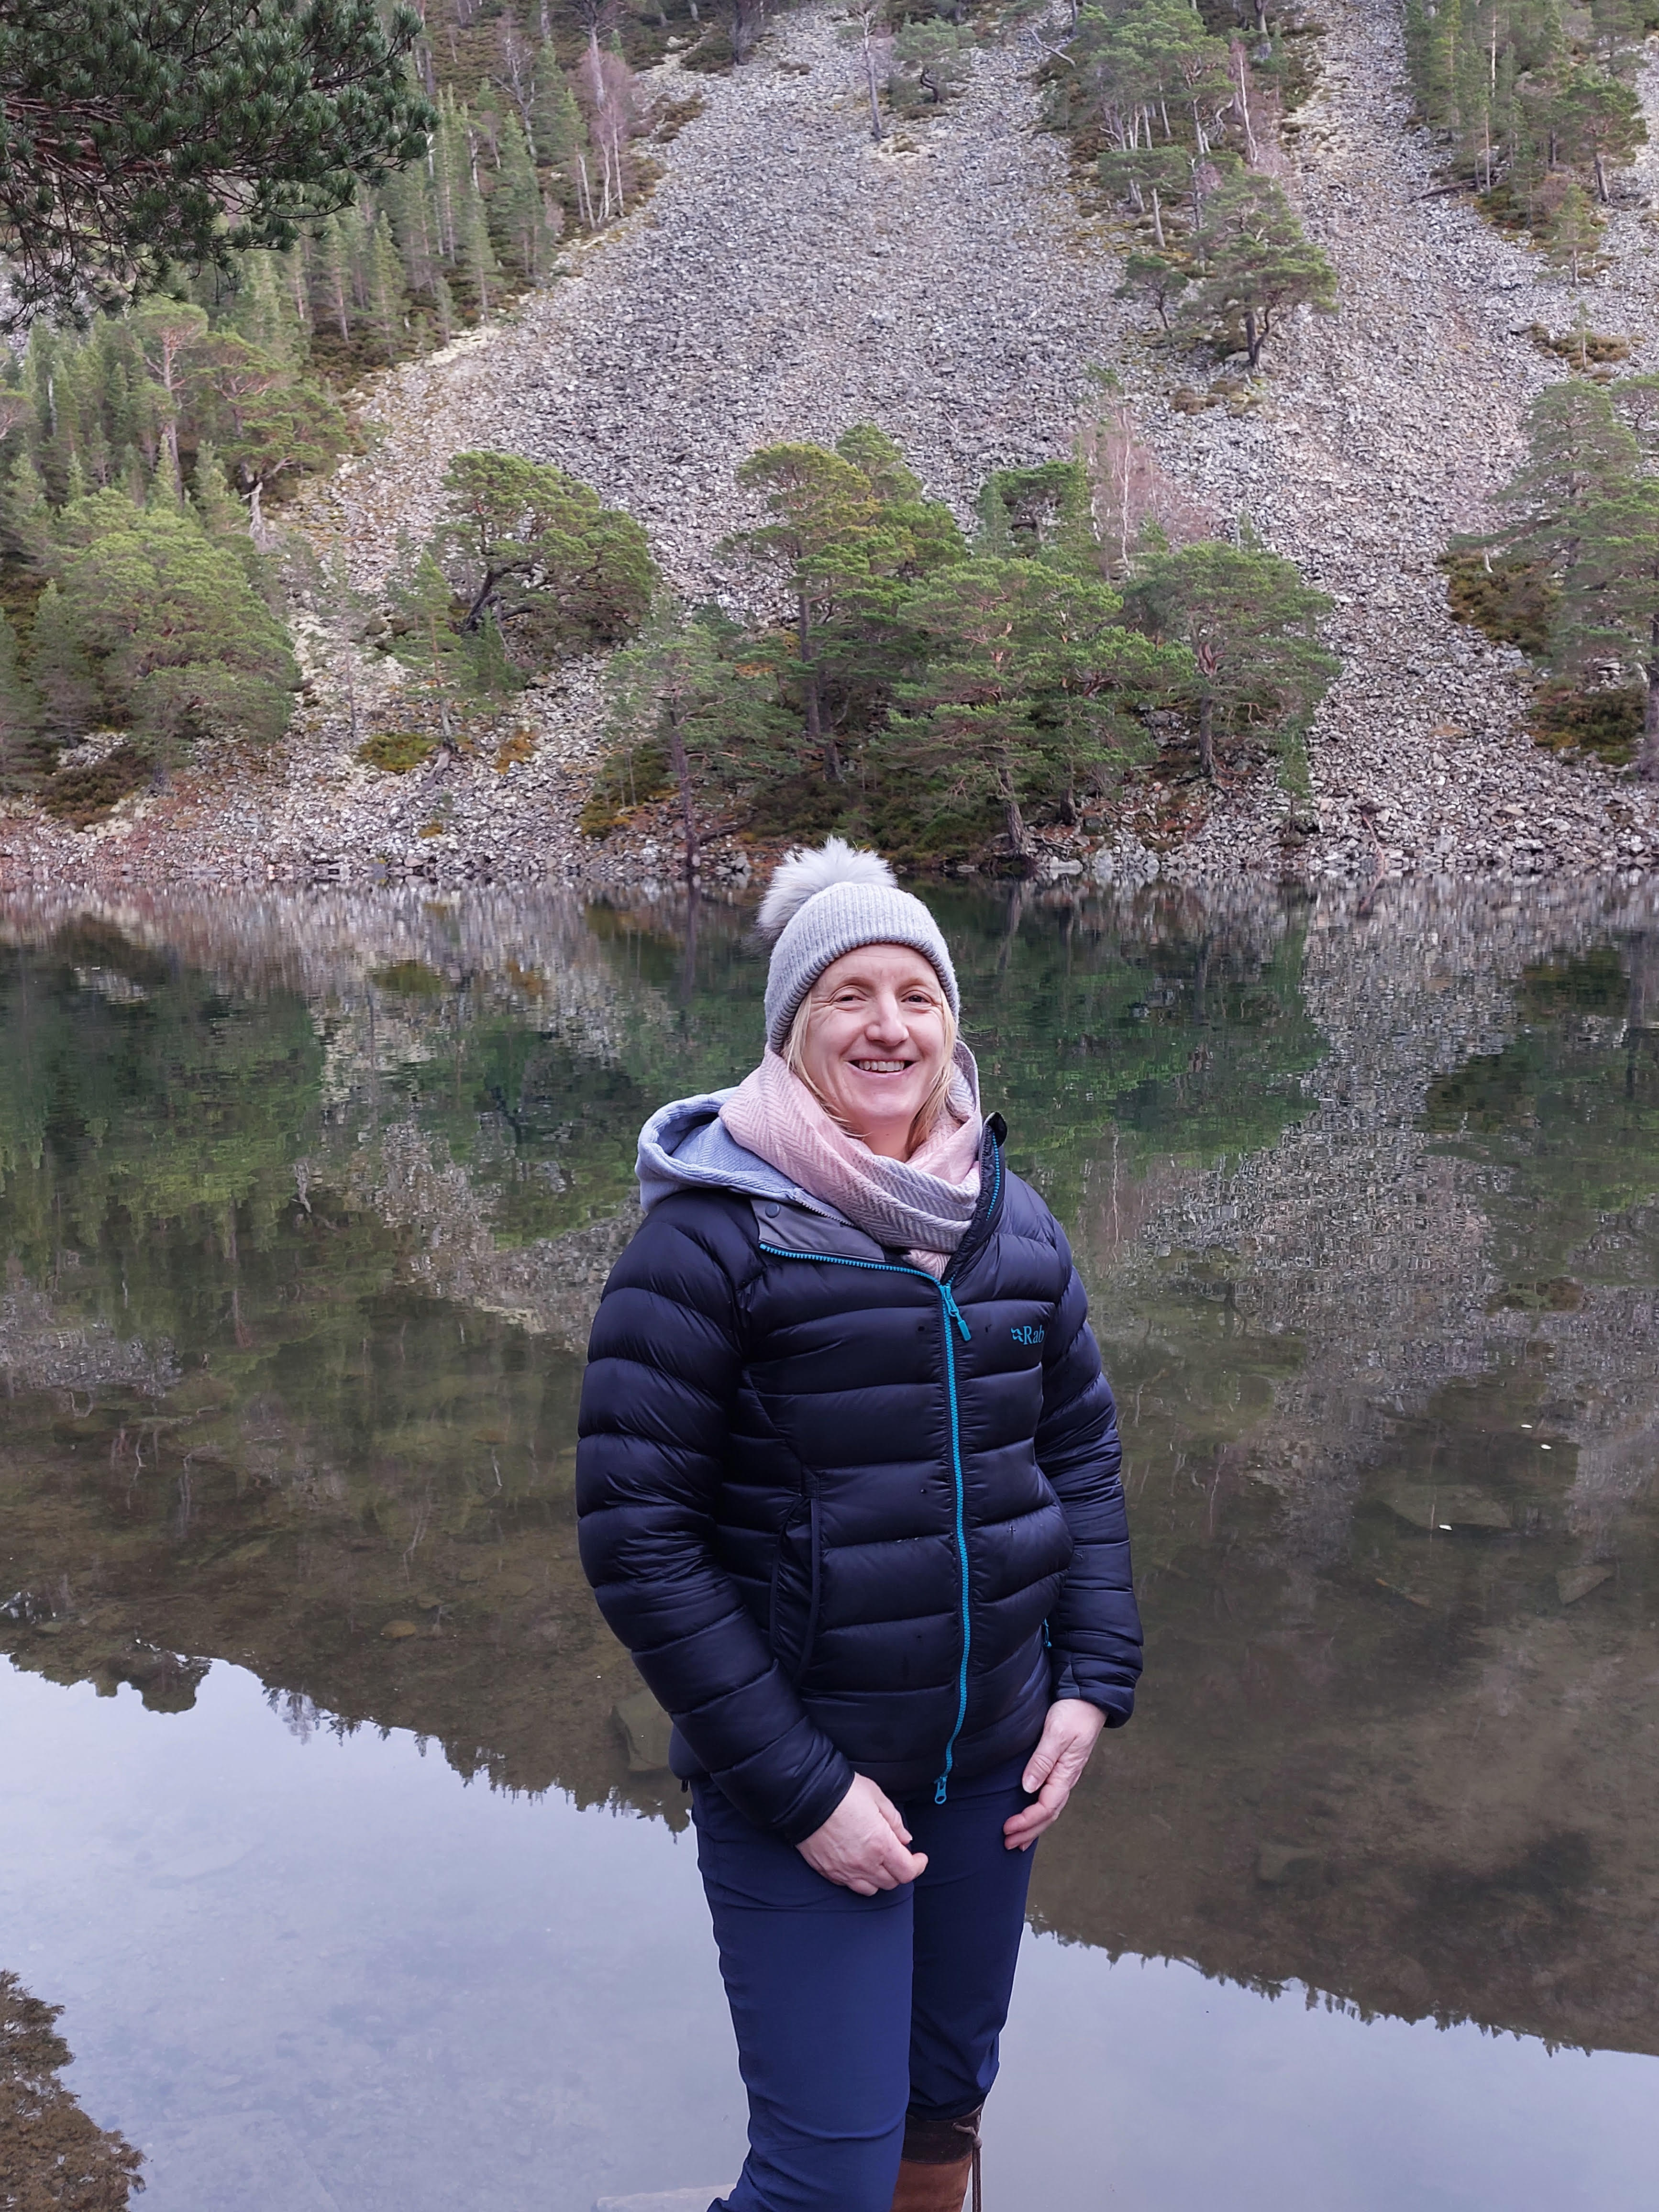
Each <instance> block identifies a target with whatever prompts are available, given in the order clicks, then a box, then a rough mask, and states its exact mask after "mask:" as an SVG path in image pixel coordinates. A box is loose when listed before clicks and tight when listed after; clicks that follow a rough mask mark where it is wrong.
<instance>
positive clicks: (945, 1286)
mask: <svg viewBox="0 0 1659 2212" xmlns="http://www.w3.org/2000/svg"><path fill="white" fill-rule="evenodd" d="M939 1296H940V1297H942V1298H943V1299H944V1301H945V1312H946V1313H947V1314H948V1315H949V1316H950V1317H951V1320H952V1321H953V1322H955V1323H956V1325H957V1328H959V1329H960V1330H961V1331H962V1340H963V1343H964V1344H968V1343H969V1342H971V1341H972V1339H973V1334H974V1332H973V1330H972V1329H971V1328H969V1326H968V1324H967V1322H965V1321H964V1320H963V1317H962V1308H961V1307H960V1306H959V1305H958V1304H957V1302H956V1299H955V1297H953V1296H952V1294H951V1285H949V1283H941V1284H940V1285H939ZM940 1802H941V1803H942V1802H944V1801H943V1800H942V1799H941V1801H940Z"/></svg>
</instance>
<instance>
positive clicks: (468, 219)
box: [456, 166, 501, 321]
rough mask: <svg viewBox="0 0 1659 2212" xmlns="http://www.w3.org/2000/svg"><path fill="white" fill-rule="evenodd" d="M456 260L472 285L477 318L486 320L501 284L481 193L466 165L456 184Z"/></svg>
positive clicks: (486, 211) (475, 178)
mask: <svg viewBox="0 0 1659 2212" xmlns="http://www.w3.org/2000/svg"><path fill="white" fill-rule="evenodd" d="M457 195H458V197H457V210H456V222H457V236H456V246H457V261H458V264H459V271H460V274H461V275H462V276H464V277H465V280H466V282H467V283H468V285H469V286H470V287H471V293H472V297H473V301H474V303H475V305H476V307H477V314H478V319H479V320H480V321H487V320H488V319H489V312H490V307H491V304H492V302H493V301H494V300H495V297H496V295H497V294H498V291H499V289H500V285H501V270H500V267H499V265H498V264H497V263H496V259H495V252H494V250H493V248H492V247H491V246H490V243H489V211H488V210H487V208H486V207H485V204H484V197H483V192H482V191H481V190H480V189H479V185H478V182H477V177H476V175H475V174H474V173H473V170H472V168H471V167H470V166H469V167H468V168H467V169H466V170H465V172H464V173H463V174H462V176H461V178H460V179H459V182H458V185H457Z"/></svg>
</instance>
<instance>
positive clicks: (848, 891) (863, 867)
mask: <svg viewBox="0 0 1659 2212" xmlns="http://www.w3.org/2000/svg"><path fill="white" fill-rule="evenodd" d="M759 927H760V930H761V933H762V934H763V935H764V936H769V937H774V936H775V938H776V940H777V941H776V943H775V945H773V947H772V964H771V967H770V968H769V970H768V971H767V977H766V1042H767V1043H768V1044H769V1045H770V1046H771V1048H772V1049H773V1051H774V1052H781V1050H782V1049H783V1043H784V1040H785V1038H786V1037H787V1036H788V1034H789V1024H791V1022H793V1020H794V1018H795V1010H796V1008H797V1007H798V1006H799V1005H800V1002H801V1000H803V999H804V998H805V996H806V994H807V993H808V992H809V991H810V990H811V987H812V986H813V984H814V983H816V982H817V980H818V977H819V976H820V975H823V971H824V969H826V968H828V967H829V966H830V965H831V964H832V963H834V962H836V961H837V960H839V959H840V958H841V957H842V954H843V953H847V952H854V951H857V949H858V948H859V946H860V945H908V946H909V947H910V948H911V950H912V951H916V952H920V953H921V956H922V957H923V958H924V959H925V960H927V961H928V962H929V963H931V965H932V966H933V969H934V970H935V971H936V973H937V974H938V976H939V982H940V985H941V986H942V987H943V989H944V992H945V997H946V998H947V999H948V1000H950V1002H951V1012H952V1013H954V1014H957V1015H958V1016H959V1015H960V1014H961V1012H962V1001H961V999H960V997H959V996H958V994H957V971H956V969H954V967H952V965H951V949H950V947H949V946H948V945H946V944H945V938H944V934H943V933H942V932H941V930H940V928H939V924H938V923H937V922H936V921H934V919H933V915H931V914H929V912H928V911H927V908H926V907H925V906H924V905H923V904H922V902H921V900H920V899H919V898H915V897H913V896H912V895H911V894H910V893H909V892H908V891H907V890H900V888H899V886H898V884H897V881H896V878H895V877H894V874H893V871H892V870H891V868H890V867H889V866H888V865H887V863H886V861H885V860H883V859H882V857H881V855H880V854H879V853H870V852H861V851H860V850H859V849H858V848H857V847H855V846H852V845H849V844H848V842H847V841H846V839H845V838H842V837H829V838H826V839H825V840H824V842H823V844H822V845H820V846H818V847H817V848H816V849H810V850H809V849H808V848H805V847H802V846H798V847H797V848H795V850H794V851H793V853H790V854H787V855H786V856H785V857H784V859H782V860H780V861H779V863H778V865H777V866H776V867H775V869H774V871H773V872H772V880H771V882H770V883H769V884H768V885H767V889H766V896H765V897H764V898H763V900H762V901H761V910H760V916H759Z"/></svg>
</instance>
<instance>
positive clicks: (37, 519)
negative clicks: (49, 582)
mask: <svg viewBox="0 0 1659 2212" xmlns="http://www.w3.org/2000/svg"><path fill="white" fill-rule="evenodd" d="M0 550H4V552H5V554H6V556H7V558H8V559H9V560H12V561H19V562H22V564H23V566H24V567H25V568H32V569H33V570H34V572H35V573H36V574H38V575H44V574H47V573H48V572H49V571H50V569H51V568H52V564H53V562H54V561H55V560H56V557H57V552H58V538H57V531H56V527H55V526H54V523H53V520H52V504H51V501H49V500H48V499H47V497H46V484H45V483H44V482H43V480H42V478H41V475H40V470H39V469H37V468H36V467H35V465H34V463H33V460H31V459H30V458H29V456H28V454H27V453H20V454H19V455H18V456H17V458H16V459H15V461H14V462H13V463H12V465H11V474H10V475H9V477H7V479H6V485H5V490H4V492H3V494H0Z"/></svg>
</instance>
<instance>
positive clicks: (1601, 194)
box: [1595, 146, 1607, 207]
mask: <svg viewBox="0 0 1659 2212" xmlns="http://www.w3.org/2000/svg"><path fill="white" fill-rule="evenodd" d="M1595 197H1596V198H1597V199H1598V200H1600V201H1601V204H1602V206H1603V207H1606V205H1607V171H1606V170H1605V169H1604V168H1603V167H1602V166H1601V148H1600V147H1599V146H1598V147H1597V148H1596V149H1595Z"/></svg>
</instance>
